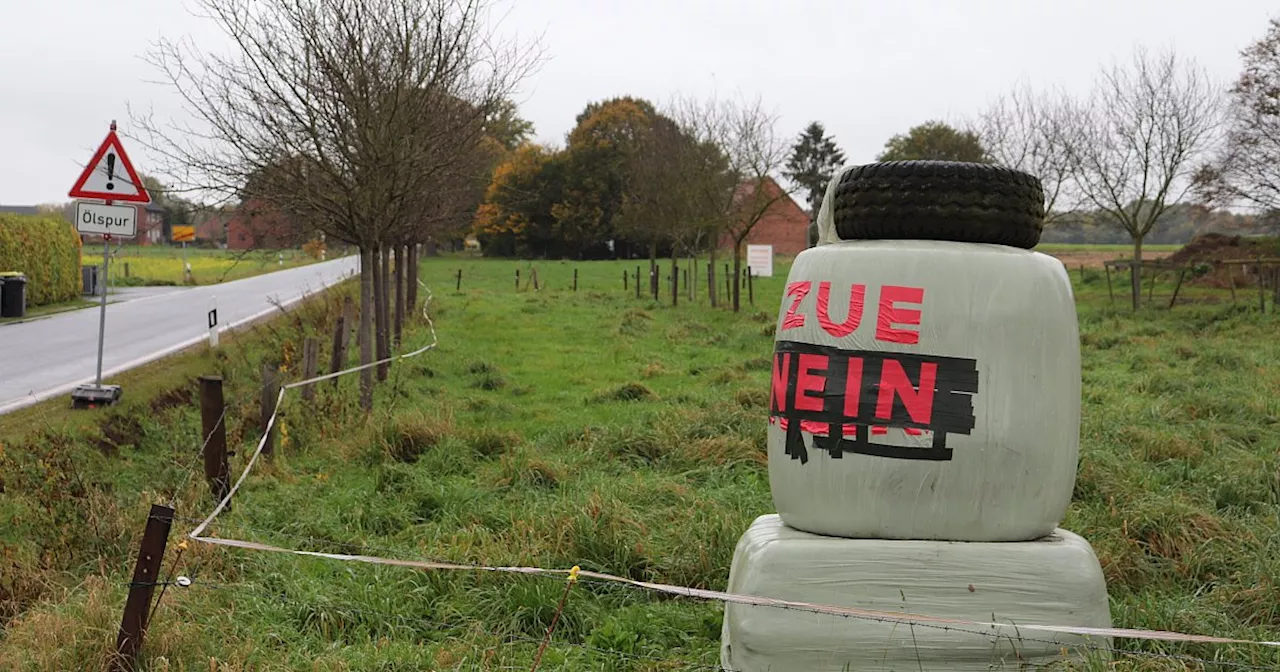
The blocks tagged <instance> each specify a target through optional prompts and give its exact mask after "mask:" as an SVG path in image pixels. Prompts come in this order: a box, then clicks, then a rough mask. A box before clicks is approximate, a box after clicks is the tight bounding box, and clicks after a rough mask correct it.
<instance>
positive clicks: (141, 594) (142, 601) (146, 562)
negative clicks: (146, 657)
mask: <svg viewBox="0 0 1280 672" xmlns="http://www.w3.org/2000/svg"><path fill="white" fill-rule="evenodd" d="M172 527H173V509H171V508H169V507H167V506H164V505H161V504H152V505H151V513H150V514H149V515H148V516H147V526H146V528H145V529H144V530H143V533H142V543H141V544H140V545H139V546H138V560H137V562H135V563H134V565H133V581H132V582H131V583H130V584H129V597H128V599H127V600H126V601H125V604H124V616H123V617H122V618H121V619H120V633H119V634H118V635H116V655H115V657H114V659H113V660H112V665H111V669H113V670H119V671H126V670H133V669H134V664H135V663H136V661H137V657H138V650H139V649H141V648H142V639H143V637H144V636H145V635H146V633H147V617H148V616H149V615H150V614H149V613H148V612H150V611H151V595H152V594H153V593H154V592H155V589H156V583H157V582H158V581H159V579H160V567H161V564H162V563H163V562H164V551H165V547H166V546H168V543H169V530H170V528H172Z"/></svg>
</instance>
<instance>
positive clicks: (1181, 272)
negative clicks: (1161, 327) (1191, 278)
mask: <svg viewBox="0 0 1280 672" xmlns="http://www.w3.org/2000/svg"><path fill="white" fill-rule="evenodd" d="M1186 277H1187V269H1186V267H1183V268H1182V269H1181V270H1179V271H1178V284H1176V285H1174V286H1173V298H1172V299H1169V310H1173V304H1174V303H1175V302H1177V300H1178V290H1179V289H1182V280H1183V279H1184V278H1186Z"/></svg>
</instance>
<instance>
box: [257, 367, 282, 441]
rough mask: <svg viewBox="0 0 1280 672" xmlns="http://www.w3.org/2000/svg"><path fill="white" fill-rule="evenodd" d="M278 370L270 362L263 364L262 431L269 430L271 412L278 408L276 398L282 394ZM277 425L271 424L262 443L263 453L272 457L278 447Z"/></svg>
mask: <svg viewBox="0 0 1280 672" xmlns="http://www.w3.org/2000/svg"><path fill="white" fill-rule="evenodd" d="M276 374H277V371H276V368H275V367H274V366H272V365H271V364H270V363H263V365H262V400H261V401H262V407H261V411H262V414H261V419H262V431H264V432H265V431H267V423H269V422H271V414H272V413H274V412H275V410H276V398H277V397H279V396H280V383H279V381H278V380H277V378H278V376H277V375H276ZM275 444H276V427H275V425H272V426H271V431H270V432H269V433H268V434H267V441H266V443H264V444H263V445H262V454H263V455H266V456H267V457H270V456H271V455H272V453H274V452H275V449H276V445H275Z"/></svg>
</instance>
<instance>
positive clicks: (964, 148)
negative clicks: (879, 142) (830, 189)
mask: <svg viewBox="0 0 1280 672" xmlns="http://www.w3.org/2000/svg"><path fill="white" fill-rule="evenodd" d="M876 160H877V161H911V160H929V161H968V162H972V163H988V162H989V161H990V158H989V157H988V156H987V152H986V150H985V149H984V148H983V147H982V141H981V140H980V138H979V137H978V134H977V133H976V132H974V131H962V130H958V129H956V128H954V127H952V126H950V125H948V124H945V123H943V122H941V121H927V122H925V123H923V124H920V125H919V126H915V127H913V128H912V129H911V130H909V131H907V132H906V133H904V134H899V135H895V136H893V137H892V138H889V141H888V142H886V143H885V144H884V151H883V152H881V153H880V155H879V156H877V157H876Z"/></svg>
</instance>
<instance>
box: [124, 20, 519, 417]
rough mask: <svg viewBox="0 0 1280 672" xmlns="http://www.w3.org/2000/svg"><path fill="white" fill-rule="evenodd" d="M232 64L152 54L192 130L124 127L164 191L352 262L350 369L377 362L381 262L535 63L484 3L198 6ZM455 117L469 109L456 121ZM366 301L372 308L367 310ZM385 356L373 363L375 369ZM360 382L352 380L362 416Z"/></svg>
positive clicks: (165, 46)
mask: <svg viewBox="0 0 1280 672" xmlns="http://www.w3.org/2000/svg"><path fill="white" fill-rule="evenodd" d="M198 4H199V6H200V7H201V8H202V9H203V13H204V14H205V16H206V18H208V19H209V20H211V21H212V22H213V23H214V24H215V25H216V26H217V27H218V28H219V29H221V30H222V31H223V32H224V33H225V34H226V35H227V36H228V37H229V38H230V41H231V44H232V45H234V49H233V50H232V52H231V54H230V55H226V56H224V55H219V54H217V53H214V52H202V51H200V50H198V49H197V48H196V47H195V46H194V45H192V44H190V43H187V42H176V41H170V40H162V41H161V42H160V43H158V45H157V46H156V48H155V49H154V50H153V51H152V52H151V53H150V55H149V60H150V61H151V62H152V63H153V64H154V65H155V66H156V67H157V69H158V70H159V71H160V72H161V73H162V74H163V77H164V79H165V81H166V83H168V84H170V85H172V86H173V88H174V89H175V90H176V91H177V92H178V94H179V95H180V96H181V97H182V98H183V99H184V100H185V102H186V106H185V107H186V112H187V114H188V115H189V117H190V121H188V122H186V123H177V122H170V123H159V122H156V121H155V120H154V119H152V118H150V117H144V118H142V119H141V120H139V121H137V122H136V123H137V125H138V126H139V127H140V128H142V129H143V131H144V136H145V140H144V142H145V143H146V144H147V146H148V147H149V148H150V149H151V150H152V152H153V154H154V155H157V156H160V157H162V158H163V159H166V160H167V163H168V165H167V166H166V168H167V170H166V171H165V172H166V173H167V174H168V175H169V176H170V177H171V178H173V180H174V181H177V182H179V183H181V184H184V185H187V186H189V188H191V189H193V190H199V191H202V192H204V193H205V194H207V195H210V196H211V197H213V198H219V197H220V198H232V197H234V195H235V194H236V193H237V192H238V190H240V189H242V188H243V187H244V185H246V184H247V183H248V182H249V178H250V176H253V175H261V174H262V173H263V171H264V170H267V169H270V170H269V171H268V172H269V175H270V179H261V180H258V181H257V183H256V185H255V188H254V193H252V194H250V196H251V197H252V198H255V199H257V200H260V201H262V202H264V203H268V204H270V205H271V206H272V207H275V208H278V209H280V210H281V211H284V212H286V213H289V214H290V215H291V216H294V217H297V218H300V219H302V220H303V221H307V222H310V223H312V224H313V225H314V226H315V227H316V228H318V229H320V230H322V231H324V232H325V233H326V234H328V235H329V236H330V237H332V238H336V239H339V240H342V241H346V242H348V243H351V244H354V245H356V246H357V247H358V248H359V250H360V261H361V263H360V268H361V291H360V294H361V311H360V332H361V349H360V360H361V363H363V364H368V363H370V362H371V361H372V350H371V345H372V344H373V338H372V337H371V334H370V333H369V332H370V328H371V324H370V322H371V317H373V316H374V315H375V314H377V315H378V316H379V318H380V319H379V320H378V322H379V326H380V328H379V332H380V333H379V339H378V343H379V350H380V351H382V352H380V354H383V353H384V352H385V350H386V345H385V343H386V339H387V332H388V329H387V312H386V301H387V283H386V278H385V275H382V274H379V273H378V272H377V271H378V269H379V267H382V268H385V266H386V264H385V261H386V251H387V250H389V249H390V248H391V246H393V245H396V244H397V243H399V242H401V240H402V239H403V233H404V229H405V228H406V226H407V225H408V223H409V222H412V221H413V218H414V212H415V210H416V209H417V208H419V207H420V205H421V202H422V199H423V195H424V194H426V193H429V192H430V190H431V189H432V188H434V187H435V186H436V185H438V184H439V183H440V181H441V180H442V179H446V178H447V177H448V176H449V174H450V172H451V171H452V169H453V167H454V165H455V163H456V161H457V159H458V152H457V148H459V147H466V146H467V142H466V140H467V138H468V137H472V138H474V137H476V136H473V135H471V134H472V133H478V131H476V130H475V129H478V128H480V127H481V124H479V123H476V120H477V119H479V118H483V117H484V115H486V114H488V113H489V112H490V111H491V110H493V109H495V108H496V107H497V106H498V105H499V104H500V103H501V101H502V100H504V99H505V98H507V97H508V96H509V94H510V93H511V92H512V91H513V90H514V89H515V87H516V85H517V84H518V83H519V82H520V81H521V80H523V79H524V78H525V76H527V75H528V74H529V73H530V72H531V71H532V68H533V67H535V65H536V63H537V60H538V59H537V53H536V52H535V51H534V50H532V49H526V48H524V47H523V46H521V45H518V44H516V43H514V42H511V41H507V40H504V39H502V38H500V37H499V36H498V35H497V34H496V32H495V29H494V27H493V26H491V25H490V24H489V22H488V20H487V19H488V4H489V0H198ZM457 101H464V102H465V103H466V105H458V104H457ZM375 295H376V296H377V297H378V298H379V299H380V301H378V302H377V303H375V301H374V297H375ZM384 356H385V355H384ZM372 394H373V377H372V373H371V372H370V371H369V370H368V369H366V370H365V371H364V372H363V374H362V376H361V403H362V404H363V405H364V406H365V407H366V408H370V407H372V399H373V397H372Z"/></svg>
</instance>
